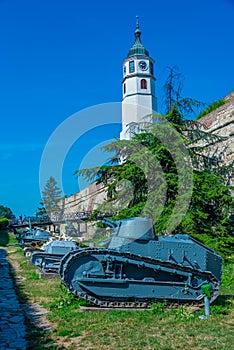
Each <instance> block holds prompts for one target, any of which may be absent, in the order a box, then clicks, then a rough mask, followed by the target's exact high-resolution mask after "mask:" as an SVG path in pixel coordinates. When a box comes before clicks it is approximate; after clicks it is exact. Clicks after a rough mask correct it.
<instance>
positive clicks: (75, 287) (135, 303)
mask: <svg viewBox="0 0 234 350" xmlns="http://www.w3.org/2000/svg"><path fill="white" fill-rule="evenodd" d="M103 223H105V224H106V225H107V226H109V227H111V228H112V236H111V237H110V240H109V242H108V243H107V242H106V243H105V244H106V245H105V248H92V249H91V248H86V249H81V250H73V251H71V252H69V253H67V254H66V255H65V256H64V257H63V259H62V261H61V264H60V275H61V278H62V280H63V282H64V284H65V285H66V287H67V289H68V290H69V291H70V292H72V293H73V294H75V295H76V296H78V297H80V298H83V299H85V300H88V301H90V302H91V303H93V304H95V305H96V306H101V307H120V308H126V307H134V308H135V307H141V308H142V307H144V308H146V307H149V306H150V304H151V303H152V301H154V300H169V301H172V302H176V303H177V302H186V303H188V302H189V303H199V302H200V301H201V300H202V299H203V298H204V297H205V294H204V290H206V289H207V286H208V290H209V293H210V301H211V302H212V301H214V300H215V299H216V298H217V296H218V295H219V287H220V283H221V273H222V258H221V257H220V256H218V255H217V254H216V253H215V252H214V251H213V250H212V249H210V248H207V247H206V246H205V245H203V244H201V243H200V242H198V241H196V240H195V239H193V238H191V237H190V236H188V235H185V234H176V235H174V236H155V232H154V229H153V222H152V220H151V219H149V218H142V217H135V218H131V219H126V220H120V221H116V222H114V221H111V220H110V219H106V218H104V220H103ZM204 286H206V288H204Z"/></svg>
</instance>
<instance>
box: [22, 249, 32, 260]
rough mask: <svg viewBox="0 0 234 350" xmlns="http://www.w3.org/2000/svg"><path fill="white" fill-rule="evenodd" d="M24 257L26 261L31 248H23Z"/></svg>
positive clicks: (29, 255) (30, 254)
mask: <svg viewBox="0 0 234 350" xmlns="http://www.w3.org/2000/svg"><path fill="white" fill-rule="evenodd" d="M24 256H25V257H26V258H28V259H30V258H31V256H32V249H31V248H24Z"/></svg>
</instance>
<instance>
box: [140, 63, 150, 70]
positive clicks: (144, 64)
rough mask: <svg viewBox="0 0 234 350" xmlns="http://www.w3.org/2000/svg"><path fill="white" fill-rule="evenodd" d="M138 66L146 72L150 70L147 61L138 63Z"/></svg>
mask: <svg viewBox="0 0 234 350" xmlns="http://www.w3.org/2000/svg"><path fill="white" fill-rule="evenodd" d="M138 66H139V67H140V69H141V70H146V69H147V68H148V66H147V63H146V62H145V61H140V62H139V63H138Z"/></svg>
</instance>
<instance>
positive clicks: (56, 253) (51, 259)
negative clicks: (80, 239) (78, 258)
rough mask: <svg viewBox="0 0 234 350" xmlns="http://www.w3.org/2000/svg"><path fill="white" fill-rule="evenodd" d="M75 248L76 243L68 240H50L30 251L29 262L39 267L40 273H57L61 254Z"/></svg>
mask: <svg viewBox="0 0 234 350" xmlns="http://www.w3.org/2000/svg"><path fill="white" fill-rule="evenodd" d="M76 249H78V246H77V244H76V243H75V242H72V241H70V240H50V241H49V242H47V243H45V244H44V245H43V246H42V249H41V250H37V251H34V252H32V254H31V262H32V264H33V265H34V266H37V267H39V268H40V269H41V272H42V273H58V271H59V267H60V262H61V259H62V258H63V256H64V255H65V254H67V253H68V252H70V251H72V250H76Z"/></svg>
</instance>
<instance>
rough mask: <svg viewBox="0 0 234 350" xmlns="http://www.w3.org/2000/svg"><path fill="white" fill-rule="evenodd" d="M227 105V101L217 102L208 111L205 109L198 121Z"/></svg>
mask: <svg viewBox="0 0 234 350" xmlns="http://www.w3.org/2000/svg"><path fill="white" fill-rule="evenodd" d="M225 103H226V101H225V100H223V99H222V100H219V101H215V102H214V103H212V104H211V105H210V106H208V107H207V108H206V109H204V111H202V112H201V113H200V114H199V115H198V117H197V119H200V118H202V117H204V116H205V115H207V114H209V113H211V112H213V111H215V110H216V109H217V108H219V107H220V106H223V105H224V104H225Z"/></svg>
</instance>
